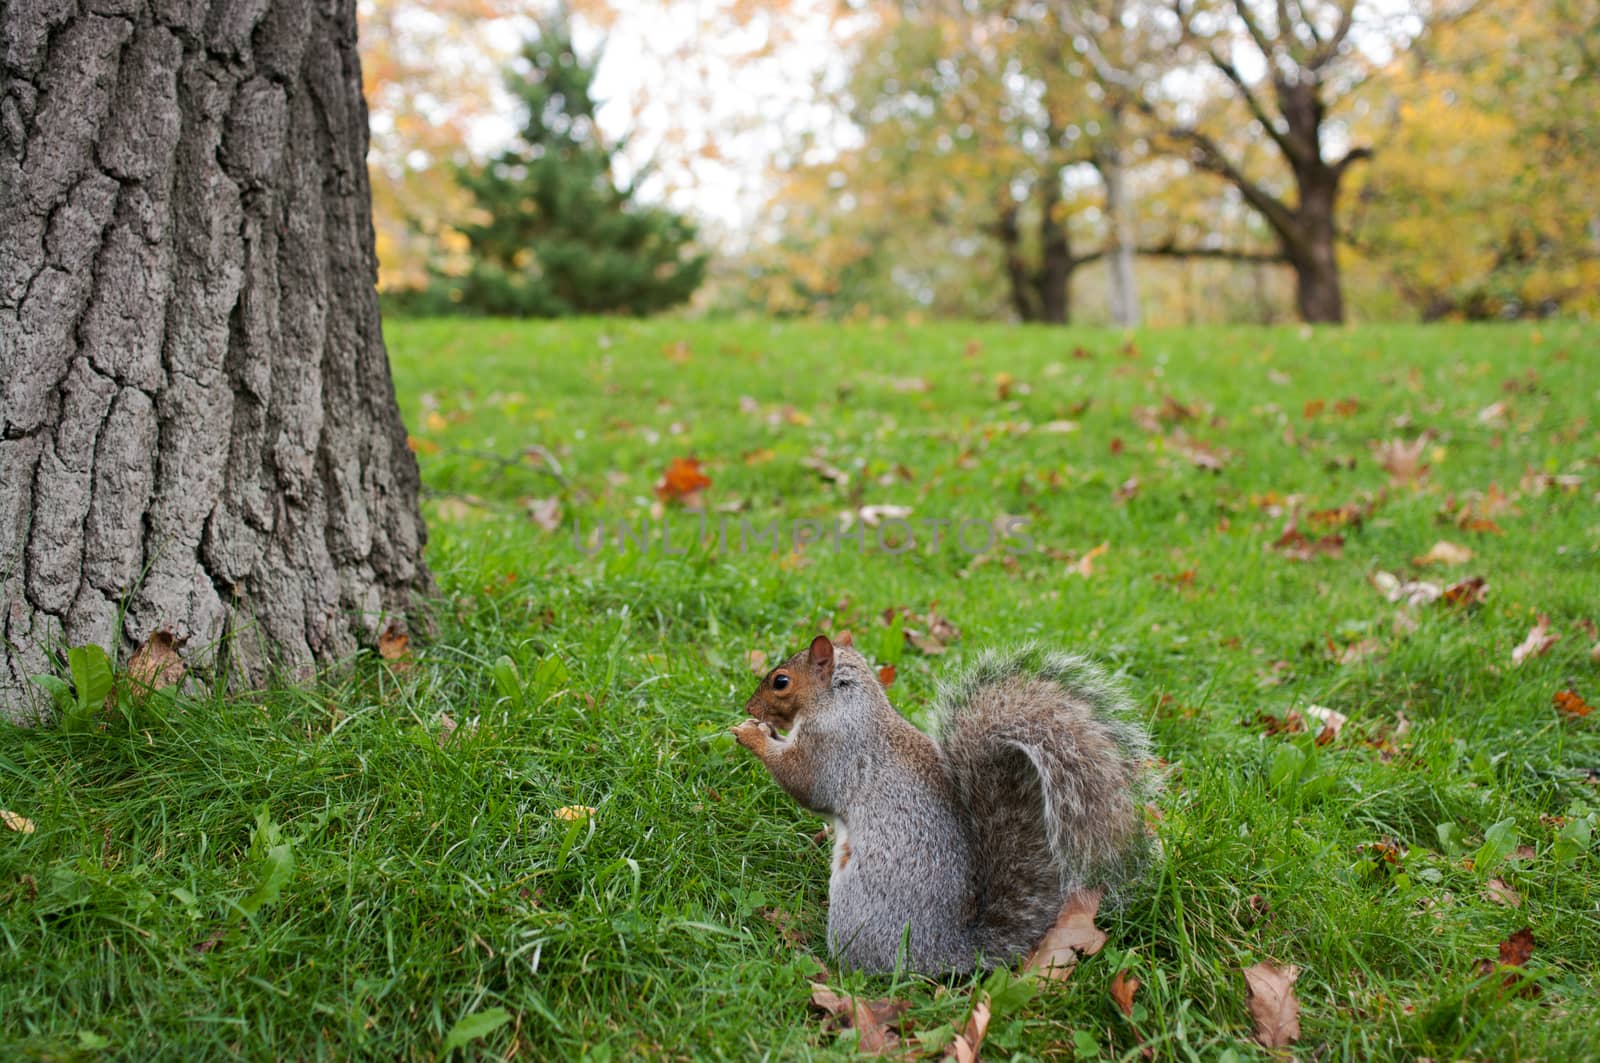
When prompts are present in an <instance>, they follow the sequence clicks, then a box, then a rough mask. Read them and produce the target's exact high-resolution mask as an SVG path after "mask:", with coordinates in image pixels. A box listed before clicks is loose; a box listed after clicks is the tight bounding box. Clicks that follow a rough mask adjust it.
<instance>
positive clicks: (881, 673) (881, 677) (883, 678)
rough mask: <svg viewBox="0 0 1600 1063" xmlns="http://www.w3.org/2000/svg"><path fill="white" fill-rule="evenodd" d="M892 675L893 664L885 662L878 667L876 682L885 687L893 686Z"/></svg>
mask: <svg viewBox="0 0 1600 1063" xmlns="http://www.w3.org/2000/svg"><path fill="white" fill-rule="evenodd" d="M894 677H895V670H894V665H892V664H886V665H884V666H883V667H882V668H879V669H878V683H879V684H880V685H881V686H883V687H884V688H885V689H888V688H889V687H892V686H894Z"/></svg>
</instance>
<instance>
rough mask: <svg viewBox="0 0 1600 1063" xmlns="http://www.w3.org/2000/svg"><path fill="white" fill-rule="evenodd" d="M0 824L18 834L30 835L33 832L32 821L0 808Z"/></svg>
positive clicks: (7, 809)
mask: <svg viewBox="0 0 1600 1063" xmlns="http://www.w3.org/2000/svg"><path fill="white" fill-rule="evenodd" d="M0 822H4V823H5V825H6V826H7V827H8V828H9V829H11V830H14V831H16V832H17V833H18V834H32V833H33V832H34V826H33V820H31V819H29V818H28V817H27V816H22V815H18V814H17V813H15V812H13V811H11V810H10V809H9V808H0Z"/></svg>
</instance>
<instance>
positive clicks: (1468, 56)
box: [1350, 0, 1600, 320]
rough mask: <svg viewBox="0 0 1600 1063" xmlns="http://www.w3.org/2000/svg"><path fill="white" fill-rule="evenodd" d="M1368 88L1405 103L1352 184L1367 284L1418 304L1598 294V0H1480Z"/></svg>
mask: <svg viewBox="0 0 1600 1063" xmlns="http://www.w3.org/2000/svg"><path fill="white" fill-rule="evenodd" d="M1508 42H1515V46H1514V47H1511V46H1510V45H1508ZM1369 95H1370V96H1371V99H1372V104H1371V107H1370V113H1371V114H1372V115H1373V116H1374V118H1375V119H1376V120H1377V121H1385V120H1386V119H1384V118H1382V117H1381V116H1383V115H1386V114H1388V113H1389V112H1391V111H1397V112H1398V113H1399V115H1400V119H1401V120H1400V121H1399V123H1398V126H1397V128H1396V129H1395V130H1394V132H1393V133H1392V136H1391V139H1390V141H1389V142H1388V143H1387V144H1386V145H1385V147H1384V150H1383V152H1382V154H1381V155H1379V156H1378V158H1377V159H1375V160H1374V163H1373V166H1372V167H1371V168H1370V169H1368V170H1367V171H1365V173H1364V175H1363V176H1364V180H1363V181H1362V182H1361V183H1360V184H1359V185H1358V187H1357V188H1356V191H1355V195H1354V196H1353V197H1352V209H1351V211H1350V218H1351V234H1352V240H1353V244H1354V247H1355V249H1356V251H1357V252H1358V254H1359V255H1360V256H1361V257H1360V260H1359V263H1360V266H1361V268H1362V269H1363V271H1364V273H1365V274H1366V275H1367V277H1368V278H1369V279H1368V281H1367V284H1368V286H1369V287H1370V288H1372V289H1374V292H1373V294H1372V295H1371V296H1369V298H1371V299H1374V300H1375V299H1376V298H1377V295H1378V292H1379V291H1382V292H1391V293H1398V294H1399V295H1400V296H1401V298H1402V299H1403V300H1404V303H1403V304H1400V305H1395V304H1394V303H1392V302H1391V303H1390V305H1389V306H1388V307H1386V308H1385V309H1386V310H1387V312H1388V313H1390V314H1394V313H1404V312H1405V310H1406V305H1405V304H1409V306H1410V307H1411V308H1413V309H1414V310H1415V311H1416V312H1417V313H1420V314H1421V316H1422V317H1423V318H1424V319H1428V320H1431V319H1436V318H1444V317H1454V318H1504V317H1522V316H1545V315H1549V314H1554V313H1558V312H1562V311H1567V312H1573V311H1577V312H1585V311H1587V312H1594V311H1595V310H1597V309H1600V196H1597V194H1596V192H1595V180H1594V175H1595V174H1596V173H1597V172H1600V125H1597V123H1596V121H1595V116H1596V115H1600V0H1549V2H1547V3H1544V4H1540V5H1529V4H1526V3H1519V2H1514V0H1486V2H1485V3H1483V4H1482V5H1480V6H1479V7H1478V8H1477V9H1476V10H1475V11H1474V12H1473V14H1472V16H1471V17H1470V18H1466V19H1462V20H1460V21H1459V22H1454V23H1451V24H1450V25H1448V26H1445V27H1442V28H1441V30H1440V31H1438V32H1437V33H1436V34H1434V36H1433V38H1432V39H1431V40H1430V41H1429V43H1428V48H1427V58H1426V61H1425V62H1424V61H1420V60H1419V59H1418V58H1417V57H1415V56H1410V55H1407V56H1400V57H1397V58H1396V59H1395V60H1394V61H1393V62H1391V63H1389V64H1387V65H1386V67H1385V69H1384V70H1383V72H1382V76H1381V77H1380V78H1377V79H1375V80H1374V83H1373V85H1372V88H1371V91H1370V93H1369ZM1374 124H1376V122H1375V123H1374Z"/></svg>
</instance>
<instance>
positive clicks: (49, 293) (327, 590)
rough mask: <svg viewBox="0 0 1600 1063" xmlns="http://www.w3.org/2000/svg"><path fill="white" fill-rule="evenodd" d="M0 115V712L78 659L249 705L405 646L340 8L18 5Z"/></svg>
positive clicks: (425, 579)
mask: <svg viewBox="0 0 1600 1063" xmlns="http://www.w3.org/2000/svg"><path fill="white" fill-rule="evenodd" d="M0 90H3V92H4V96H3V98H0V233H3V234H4V235H3V237H0V239H3V241H4V242H3V244H0V400H3V401H0V609H3V612H0V629H3V630H0V634H3V636H4V642H3V648H0V713H4V714H7V715H10V716H12V717H13V718H16V719H30V718H34V717H35V716H37V715H39V714H40V713H41V712H43V711H44V708H43V706H42V705H41V702H40V699H39V697H38V694H37V692H36V691H34V690H33V688H32V686H31V684H30V682H29V678H28V677H29V676H30V675H33V674H36V673H39V672H47V671H51V670H54V669H55V668H56V667H57V663H56V662H58V660H59V656H60V654H61V651H62V650H63V649H64V648H65V647H69V646H76V645H81V644H85V643H91V642H92V643H98V644H100V645H101V646H104V647H106V648H107V649H108V650H109V651H110V652H111V653H112V654H113V655H121V656H122V657H123V658H126V656H127V655H128V653H129V652H131V651H132V650H133V649H134V648H135V647H137V646H139V645H141V644H143V643H144V642H145V641H146V640H148V639H149V638H150V637H151V636H152V635H154V634H156V633H158V632H166V633H169V634H170V635H171V637H172V638H173V640H174V641H175V642H176V643H177V645H178V646H179V648H180V652H181V653H182V655H183V657H184V658H185V661H186V663H187V665H188V666H189V668H190V670H191V674H194V675H198V676H200V677H202V678H215V677H225V678H226V680H227V681H228V682H229V683H230V684H234V685H239V684H255V683H259V682H261V681H263V680H265V679H267V678H269V677H271V676H272V675H274V674H276V673H277V672H278V671H279V670H281V671H283V672H285V673H286V674H288V675H290V676H293V677H303V676H305V675H307V674H308V673H309V672H310V671H311V670H312V668H313V667H314V666H315V665H317V664H319V663H324V662H331V661H335V660H338V659H340V658H343V657H346V656H347V655H349V654H351V653H352V652H353V651H355V650H356V649H357V647H358V646H359V645H361V644H363V643H371V642H373V641H374V640H375V639H376V638H377V637H378V636H379V634H380V633H381V632H382V631H384V630H386V629H391V628H393V629H404V628H405V627H406V625H407V623H408V620H411V619H413V618H415V617H416V616H417V615H418V614H416V613H414V612H413V610H414V609H415V608H416V604H415V603H416V597H417V596H418V595H419V594H422V593H426V592H427V591H429V590H430V588H431V580H430V577H429V575H428V572H427V569H426V568H425V567H424V565H423V563H422V544H423V541H424V537H425V535H424V530H423V526H422V521H421V518H420V515H419V513H418V510H417V492H418V487H419V482H418V476H417V467H416V462H415V460H414V458H413V457H412V455H411V453H410V451H409V450H408V449H407V447H406V435H405V429H404V427H403V426H402V424H401V422H400V414H399V409H398V407H397V405H396V403H395V397H394V387H393V384H392V382H391V380H390V377H389V367H388V359H387V355H386V353H385V350H384V345H383V334H382V330H381V328H380V325H379V320H378V304H377V294H376V289H375V280H376V260H375V257H374V254H373V233H372V216H371V201H370V196H369V191H368V183H367V169H366V152H367V115H366V105H365V102H364V101H363V99H362V97H361V73H360V64H359V62H358V60H357V56H356V13H355V0H333V2H324V3H314V2H312V0H212V2H210V3H207V2H204V0H201V2H192V3H187V4H177V3H170V2H166V0H85V2H83V3H80V4H76V5H74V4H69V3H25V2H21V0H13V2H9V3H6V4H4V5H3V6H0Z"/></svg>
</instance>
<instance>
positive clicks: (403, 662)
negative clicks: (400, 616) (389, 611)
mask: <svg viewBox="0 0 1600 1063" xmlns="http://www.w3.org/2000/svg"><path fill="white" fill-rule="evenodd" d="M378 656H379V657H382V658H383V659H384V660H386V661H388V662H389V666H390V667H391V668H393V669H394V670H395V671H397V672H398V671H404V670H405V669H406V668H409V667H410V665H411V660H410V658H411V636H410V635H408V634H406V629H405V628H404V627H402V626H401V625H400V624H398V623H390V624H389V625H388V626H386V627H385V628H384V629H383V630H382V631H381V632H379V634H378Z"/></svg>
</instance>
